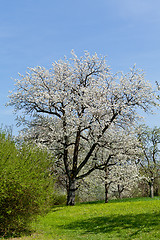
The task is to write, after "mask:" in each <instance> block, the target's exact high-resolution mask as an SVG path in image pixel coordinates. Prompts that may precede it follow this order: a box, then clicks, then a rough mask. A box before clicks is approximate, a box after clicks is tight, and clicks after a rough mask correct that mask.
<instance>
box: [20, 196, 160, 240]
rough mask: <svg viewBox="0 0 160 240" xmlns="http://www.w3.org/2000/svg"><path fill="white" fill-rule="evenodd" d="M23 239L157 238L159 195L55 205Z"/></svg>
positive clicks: (159, 212) (159, 234)
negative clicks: (31, 232) (30, 234)
mask: <svg viewBox="0 0 160 240" xmlns="http://www.w3.org/2000/svg"><path fill="white" fill-rule="evenodd" d="M32 228H33V229H34V231H35V233H34V234H33V235H32V236H28V237H27V236H25V237H22V238H17V239H19V240H20V239H22V240H33V239H35V240H36V239H37V240H51V239H52V240H81V239H84V240H108V239H112V240H120V239H137V240H140V239H145V240H147V239H150V240H154V239H157V240H158V239H160V198H154V199H153V200H152V199H149V198H141V199H124V200H122V201H111V202H110V203H108V204H104V203H86V204H78V205H76V206H73V207H67V206H61V207H54V208H53V209H52V211H50V212H49V213H48V214H47V215H46V216H39V218H38V219H37V221H36V222H34V223H32Z"/></svg>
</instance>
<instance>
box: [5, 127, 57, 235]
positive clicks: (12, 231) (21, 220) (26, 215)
mask: <svg viewBox="0 0 160 240" xmlns="http://www.w3.org/2000/svg"><path fill="white" fill-rule="evenodd" d="M50 163H51V156H50V155H49V154H48V152H47V151H44V150H40V149H38V148H35V147H31V146H27V145H25V144H23V145H22V146H21V147H20V148H18V147H17V146H16V144H15V142H14V141H13V140H12V137H11V135H10V134H9V133H7V132H6V131H2V130H1V131H0V236H5V235H17V234H19V233H21V232H22V231H25V230H26V229H27V225H28V223H29V221H30V220H31V219H32V218H33V217H34V216H35V215H36V214H38V213H40V212H42V211H44V209H45V210H46V209H47V208H48V207H49V204H50V203H51V197H52V195H53V185H54V184H53V176H50V174H49V169H50Z"/></svg>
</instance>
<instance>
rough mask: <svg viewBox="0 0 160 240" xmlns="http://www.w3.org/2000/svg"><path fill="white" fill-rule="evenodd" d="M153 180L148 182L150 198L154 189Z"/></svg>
mask: <svg viewBox="0 0 160 240" xmlns="http://www.w3.org/2000/svg"><path fill="white" fill-rule="evenodd" d="M153 183H154V179H153V178H152V179H151V181H150V182H149V187H150V197H151V198H153V197H154V187H153Z"/></svg>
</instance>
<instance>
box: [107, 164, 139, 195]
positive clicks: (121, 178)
mask: <svg viewBox="0 0 160 240" xmlns="http://www.w3.org/2000/svg"><path fill="white" fill-rule="evenodd" d="M139 180H140V173H139V168H138V166H137V165H136V163H134V162H128V161H123V162H121V163H118V164H116V165H114V166H113V167H111V168H110V169H109V174H108V178H107V179H106V184H107V185H108V186H109V187H110V190H111V191H112V192H114V193H118V197H119V198H121V197H122V193H123V192H124V191H125V192H126V191H131V190H132V189H133V188H134V187H135V186H136V185H137V184H138V181H139Z"/></svg>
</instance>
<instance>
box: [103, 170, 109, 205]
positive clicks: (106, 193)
mask: <svg viewBox="0 0 160 240" xmlns="http://www.w3.org/2000/svg"><path fill="white" fill-rule="evenodd" d="M104 170H105V203H108V188H109V186H108V183H107V179H108V166H107V165H106V166H105V168H104Z"/></svg>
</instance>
